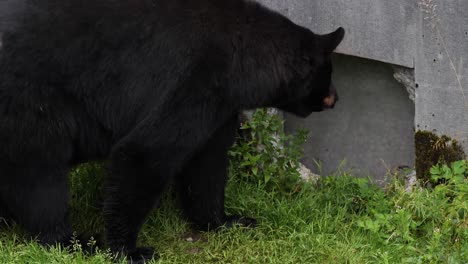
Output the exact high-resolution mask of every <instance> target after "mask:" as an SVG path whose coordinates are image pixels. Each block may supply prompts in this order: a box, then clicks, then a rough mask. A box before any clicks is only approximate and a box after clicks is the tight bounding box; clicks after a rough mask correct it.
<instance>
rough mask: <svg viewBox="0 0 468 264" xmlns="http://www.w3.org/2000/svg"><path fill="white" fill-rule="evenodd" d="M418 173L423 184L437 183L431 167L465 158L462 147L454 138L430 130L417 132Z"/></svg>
mask: <svg viewBox="0 0 468 264" xmlns="http://www.w3.org/2000/svg"><path fill="white" fill-rule="evenodd" d="M415 145H416V175H417V177H418V179H419V180H420V181H421V183H422V184H424V185H425V184H428V183H430V184H437V182H434V181H432V180H431V173H430V169H431V167H432V166H434V165H437V164H450V163H451V162H454V161H457V160H462V159H465V153H464V152H463V149H462V147H461V146H460V145H459V144H458V142H457V141H456V140H454V139H451V138H449V137H447V136H440V137H439V136H437V135H436V134H434V133H432V132H429V131H418V132H416V134H415Z"/></svg>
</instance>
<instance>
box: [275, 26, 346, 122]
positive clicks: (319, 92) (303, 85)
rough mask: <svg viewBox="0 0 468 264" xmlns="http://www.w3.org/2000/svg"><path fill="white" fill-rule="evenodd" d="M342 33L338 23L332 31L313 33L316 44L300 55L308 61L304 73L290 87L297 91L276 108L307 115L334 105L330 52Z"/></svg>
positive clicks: (301, 115) (336, 94)
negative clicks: (324, 33)
mask: <svg viewBox="0 0 468 264" xmlns="http://www.w3.org/2000/svg"><path fill="white" fill-rule="evenodd" d="M344 34H345V31H344V29H343V28H341V27H340V28H338V29H337V30H336V31H335V32H333V33H330V34H326V35H320V36H317V35H315V36H314V39H315V40H316V45H313V46H311V47H310V48H305V49H304V50H303V51H302V52H303V54H304V55H303V56H302V59H303V60H306V63H307V64H308V65H306V66H305V67H303V68H304V69H306V72H305V74H304V77H303V78H300V81H298V82H295V83H294V84H293V85H292V86H293V87H289V89H294V90H296V91H300V92H299V93H298V94H297V97H296V98H294V99H293V100H291V101H288V102H287V103H285V104H283V105H279V106H278V108H279V109H281V110H284V111H286V112H289V113H292V114H295V115H297V116H300V117H307V116H308V115H310V114H311V113H312V112H320V111H323V110H325V109H327V108H333V107H334V106H335V103H336V102H337V101H338V93H337V92H336V90H335V87H334V86H333V83H332V81H331V76H332V62H331V54H332V52H333V51H334V50H335V49H336V47H338V45H339V44H340V43H341V41H342V40H343V38H344ZM307 42H308V43H310V42H309V41H307ZM294 86H296V87H294Z"/></svg>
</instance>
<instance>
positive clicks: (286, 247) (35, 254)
mask: <svg viewBox="0 0 468 264" xmlns="http://www.w3.org/2000/svg"><path fill="white" fill-rule="evenodd" d="M101 175H102V171H101V170H100V168H99V166H98V165H90V166H87V167H80V168H79V169H78V170H76V171H75V172H74V173H73V175H72V181H71V184H72V189H73V194H72V198H73V201H72V206H73V212H72V217H73V221H74V226H75V229H76V230H77V231H80V232H81V231H87V232H91V233H94V232H102V231H103V227H102V218H101V217H100V216H99V213H98V212H99V206H97V205H98V204H99V202H96V201H100V197H99V186H100V185H99V184H98V183H100V179H101ZM463 184H464V185H463V186H464V187H463V188H464V189H463V188H460V190H461V194H460V193H458V194H459V195H461V197H460V196H457V195H455V197H453V196H452V197H451V198H450V199H446V198H445V196H444V197H442V196H440V193H439V194H437V195H438V196H437V197H436V194H435V191H424V190H423V189H421V190H416V191H414V192H413V193H411V194H408V193H405V191H404V188H403V186H401V185H399V184H398V183H397V182H396V183H395V185H392V186H390V187H389V188H387V189H381V188H378V187H376V186H374V185H372V184H370V185H369V183H368V181H367V180H366V179H357V178H353V177H349V176H342V177H337V178H335V177H328V178H325V179H323V180H321V181H320V182H319V183H318V184H315V185H311V184H304V185H303V186H302V189H301V190H299V191H297V192H296V193H295V194H292V195H284V194H276V193H272V192H267V191H265V190H264V189H263V188H261V187H259V186H256V185H254V184H251V183H245V182H239V181H236V180H231V182H230V183H229V186H228V188H227V199H226V206H227V211H228V213H231V214H242V215H247V216H252V217H255V218H257V219H258V220H259V226H258V227H256V228H254V229H246V228H234V229H229V230H223V231H220V232H206V233H193V232H192V231H191V230H190V229H189V227H188V225H187V223H186V222H185V221H184V220H183V219H182V218H181V217H180V212H179V210H178V209H177V206H175V204H176V203H175V202H174V199H172V195H166V196H165V198H164V199H163V203H162V205H161V206H160V207H159V208H158V209H155V210H154V212H153V213H152V214H151V216H150V217H149V219H148V221H147V223H146V224H145V226H144V228H143V230H142V231H141V233H140V241H139V243H140V244H142V245H149V246H154V247H155V248H156V249H157V251H158V253H159V259H157V260H155V261H154V263H281V264H283V263H284V264H286V263H468V231H467V227H468V216H467V212H468V205H467V201H466V200H467V199H465V198H467V195H468V194H467V193H466V190H467V189H466V186H468V185H467V184H466V182H465V183H463ZM459 198H460V199H461V201H460V203H457V204H456V205H457V207H456V208H455V209H456V212H455V213H453V210H454V207H453V205H452V204H455V200H456V199H459ZM435 204H437V208H434V207H435V206H434V205H435ZM463 210H464V211H463ZM441 219H442V220H441ZM9 229H10V230H6V231H3V232H0V263H112V260H111V256H110V255H109V254H108V253H106V252H105V251H100V252H99V253H97V254H96V255H94V256H92V257H87V256H85V255H83V254H82V253H79V250H78V252H74V253H71V252H69V250H65V249H61V248H59V247H55V248H51V249H46V248H43V247H41V246H39V245H38V244H37V243H35V242H31V241H28V239H27V238H26V236H24V235H22V232H21V230H20V228H19V227H15V226H13V227H10V228H9ZM437 230H439V231H437ZM117 262H118V263H125V262H124V261H122V260H119V261H117Z"/></svg>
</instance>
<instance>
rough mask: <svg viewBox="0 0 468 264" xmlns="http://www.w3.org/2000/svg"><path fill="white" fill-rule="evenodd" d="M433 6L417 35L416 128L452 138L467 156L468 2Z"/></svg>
mask: <svg viewBox="0 0 468 264" xmlns="http://www.w3.org/2000/svg"><path fill="white" fill-rule="evenodd" d="M425 2H427V1H425ZM433 3H434V4H436V5H437V7H436V8H435V10H431V11H430V12H429V13H423V12H421V16H420V31H419V34H418V35H417V36H418V47H419V49H418V53H417V56H416V65H415V73H416V74H415V75H416V82H417V84H418V89H416V127H417V128H418V129H425V130H433V131H435V132H437V133H439V134H447V135H450V136H453V137H455V138H457V139H458V140H459V141H461V143H462V144H463V146H464V147H465V150H466V153H468V101H467V96H468V1H467V0H444V1H442V0H434V1H433ZM422 8H423V7H422ZM424 9H426V10H427V9H428V8H425V7H424ZM429 9H431V8H429Z"/></svg>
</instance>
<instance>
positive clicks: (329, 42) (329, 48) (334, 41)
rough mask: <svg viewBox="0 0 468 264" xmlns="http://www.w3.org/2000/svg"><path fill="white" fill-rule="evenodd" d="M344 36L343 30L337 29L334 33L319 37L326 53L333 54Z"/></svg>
mask: <svg viewBox="0 0 468 264" xmlns="http://www.w3.org/2000/svg"><path fill="white" fill-rule="evenodd" d="M344 35H345V30H344V29H343V28H342V27H339V28H338V29H337V30H335V32H332V33H329V34H325V35H322V36H321V40H322V46H323V47H324V49H325V51H326V52H329V53H331V52H333V51H334V50H335V49H336V48H337V47H338V45H340V43H341V41H342V40H343V38H344Z"/></svg>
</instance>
